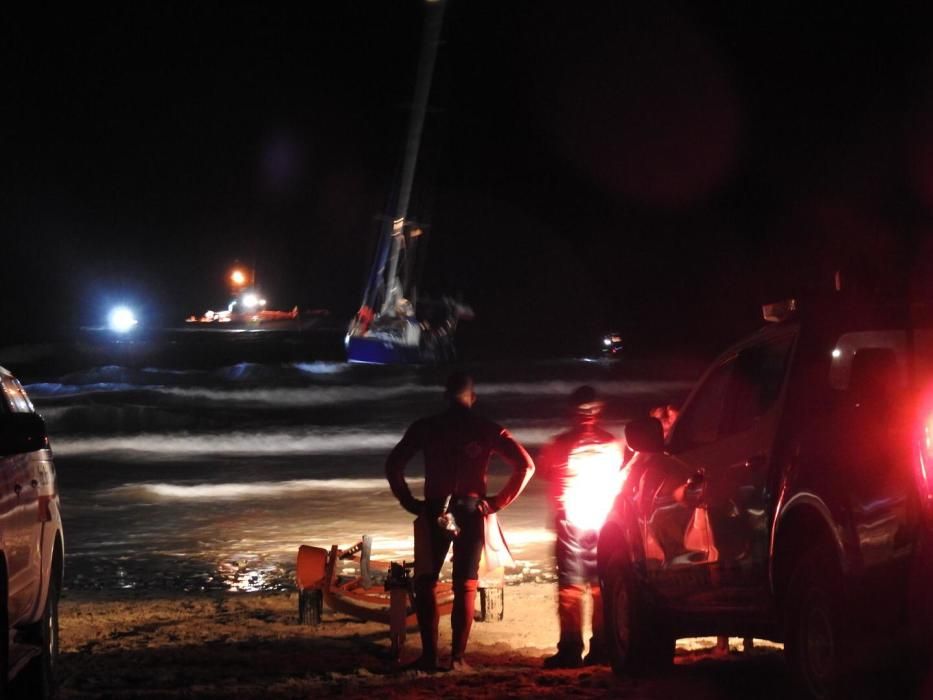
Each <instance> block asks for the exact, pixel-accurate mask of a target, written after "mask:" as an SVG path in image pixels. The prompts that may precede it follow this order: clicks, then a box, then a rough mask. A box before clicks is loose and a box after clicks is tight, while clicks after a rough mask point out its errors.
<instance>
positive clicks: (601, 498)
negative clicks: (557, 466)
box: [563, 442, 626, 530]
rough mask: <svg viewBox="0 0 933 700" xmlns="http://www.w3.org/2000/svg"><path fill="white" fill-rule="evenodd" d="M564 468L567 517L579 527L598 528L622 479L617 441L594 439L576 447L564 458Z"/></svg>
mask: <svg viewBox="0 0 933 700" xmlns="http://www.w3.org/2000/svg"><path fill="white" fill-rule="evenodd" d="M567 471H568V479H567V487H566V490H565V491H564V495H563V504H564V512H565V513H566V514H567V520H569V521H570V522H571V523H572V524H573V525H575V526H576V527H578V528H580V529H581V530H598V529H599V528H601V527H602V525H603V523H604V522H605V521H606V516H607V515H609V511H610V510H611V509H612V504H613V503H614V502H615V499H616V495H617V494H618V493H619V491H620V490H621V488H622V484H623V483H624V481H625V475H626V470H623V469H622V450H621V448H620V447H619V444H618V443H616V442H607V443H595V444H589V445H582V446H580V447H578V448H576V449H575V450H574V451H573V452H572V453H571V454H570V458H569V460H568V461H567Z"/></svg>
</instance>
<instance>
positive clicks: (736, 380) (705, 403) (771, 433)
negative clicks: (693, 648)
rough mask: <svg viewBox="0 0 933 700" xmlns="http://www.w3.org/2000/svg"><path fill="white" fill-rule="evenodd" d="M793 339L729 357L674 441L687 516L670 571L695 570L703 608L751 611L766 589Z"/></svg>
mask: <svg viewBox="0 0 933 700" xmlns="http://www.w3.org/2000/svg"><path fill="white" fill-rule="evenodd" d="M794 339H795V335H794V332H793V330H790V331H789V332H788V333H787V334H784V335H779V336H772V337H770V338H769V339H767V340H762V341H759V342H757V343H755V344H753V345H749V346H747V347H744V348H741V349H739V350H738V351H737V352H736V353H735V354H733V355H731V356H730V357H728V358H727V359H725V360H724V361H723V362H722V363H721V364H720V366H719V367H718V368H717V369H716V370H715V371H714V372H713V373H712V374H711V375H710V378H709V379H710V380H714V383H710V382H709V380H708V383H709V389H708V391H706V392H705V393H701V392H697V395H696V397H695V398H694V399H693V400H692V401H691V402H690V404H689V405H688V406H686V407H685V411H684V414H683V415H682V416H681V418H680V419H679V420H678V422H677V425H676V426H675V427H674V431H673V434H672V435H671V441H670V445H669V447H670V451H671V452H672V453H673V455H674V456H675V457H676V459H677V460H678V461H679V462H681V463H682V464H683V465H685V467H686V468H682V469H681V470H680V471H681V473H682V474H689V476H688V477H687V479H686V480H685V481H684V482H683V483H682V484H680V485H676V486H675V485H673V484H672V485H671V486H670V487H669V491H670V493H671V494H672V497H673V499H672V500H673V501H674V502H675V503H677V504H678V505H679V506H680V509H681V512H682V514H683V513H684V512H685V513H687V514H688V517H687V518H686V519H684V520H683V534H682V536H683V546H682V552H681V554H680V556H679V557H677V558H675V559H673V560H671V561H670V562H668V565H669V566H681V567H683V566H693V567H695V568H697V569H698V570H697V571H696V573H695V575H694V576H693V577H692V579H691V580H690V582H689V585H691V586H694V587H695V595H696V596H701V597H702V599H703V601H704V604H705V605H708V604H709V603H710V602H711V600H718V601H719V603H720V604H722V605H725V606H728V607H735V608H743V607H752V606H756V605H757V603H758V602H759V596H761V595H763V593H764V592H765V591H766V590H767V554H768V537H769V528H768V523H767V512H768V511H767V503H768V498H769V494H768V493H767V484H768V472H769V468H770V464H771V457H772V453H773V449H774V439H775V435H776V433H777V427H778V421H779V418H780V410H779V408H780V403H781V401H780V399H781V397H782V395H783V390H784V383H785V377H786V374H787V368H788V364H789V363H788V360H789V357H790V352H791V348H792V347H793V343H794ZM693 597H694V596H693V595H688V596H686V597H685V602H688V601H689V599H691V598H693Z"/></svg>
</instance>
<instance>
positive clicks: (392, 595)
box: [295, 518, 511, 662]
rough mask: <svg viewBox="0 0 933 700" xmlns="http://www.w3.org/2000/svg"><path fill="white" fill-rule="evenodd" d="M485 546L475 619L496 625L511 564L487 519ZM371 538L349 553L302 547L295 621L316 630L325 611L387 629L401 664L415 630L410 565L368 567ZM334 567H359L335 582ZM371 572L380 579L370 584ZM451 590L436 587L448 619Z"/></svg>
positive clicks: (441, 609)
mask: <svg viewBox="0 0 933 700" xmlns="http://www.w3.org/2000/svg"><path fill="white" fill-rule="evenodd" d="M486 532H487V538H486V542H487V546H486V548H485V549H484V552H483V559H482V562H481V564H480V584H481V586H480V588H479V594H480V606H479V609H478V610H477V614H476V617H475V619H476V620H479V621H486V622H490V621H497V620H501V619H502V618H503V614H504V602H505V593H504V583H505V581H504V573H505V570H504V566H505V565H506V564H509V563H511V555H510V554H508V549H507V548H506V546H505V540H504V539H503V538H502V534H501V530H500V529H499V525H498V522H497V521H496V519H495V518H492V519H491V522H490V519H489V518H487V522H486ZM371 552H372V537H370V536H368V535H364V536H363V539H362V540H360V541H359V542H357V543H356V544H355V545H353V546H352V547H350V548H348V549H345V550H340V549H339V548H338V547H337V545H333V546H332V547H331V548H330V551H327V550H326V549H323V548H321V547H311V546H309V545H301V547H299V548H298V562H297V567H296V572H295V578H296V580H297V584H298V621H299V622H300V623H303V624H310V625H319V624H321V617H322V614H323V606H324V605H326V606H327V607H328V608H329V609H331V610H333V611H334V612H338V613H343V614H346V615H350V616H352V617H356V618H359V619H361V620H369V621H373V622H382V623H384V624H387V625H389V633H390V639H391V641H392V659H393V660H394V661H396V662H398V661H399V660H400V657H401V653H402V649H403V647H404V645H405V636H406V631H407V629H408V628H409V627H412V626H414V625H416V624H417V620H416V618H415V611H414V600H413V595H412V585H411V571H412V569H413V568H414V563H413V562H402V563H401V564H399V563H398V562H382V561H372V560H371V559H370V554H371ZM339 561H357V562H359V569H360V571H359V575H358V576H356V577H353V578H349V579H344V580H338V575H337V563H338V562H339ZM373 572H378V573H379V574H380V576H381V577H383V578H384V583H381V584H376V583H375V582H374V580H373V579H374V576H373V575H372V574H373ZM453 597H454V594H453V588H452V586H451V584H450V583H439V584H438V585H437V605H438V614H440V615H449V614H450V612H451V610H452V608H453Z"/></svg>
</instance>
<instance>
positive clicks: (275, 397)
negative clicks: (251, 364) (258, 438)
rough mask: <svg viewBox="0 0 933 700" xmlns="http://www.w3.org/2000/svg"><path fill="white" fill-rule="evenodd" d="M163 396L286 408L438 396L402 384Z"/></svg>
mask: <svg viewBox="0 0 933 700" xmlns="http://www.w3.org/2000/svg"><path fill="white" fill-rule="evenodd" d="M159 391H160V392H161V393H164V394H168V395H170V396H177V397H180V398H184V399H189V400H192V401H212V402H219V403H225V404H230V403H235V404H240V405H267V406H282V407H286V408H296V407H314V406H335V405H338V404H345V403H355V402H362V401H385V400H387V399H393V398H399V397H410V396H412V395H415V394H419V393H422V394H428V393H437V392H438V390H437V388H436V387H429V386H419V385H415V384H403V385H401V386H393V387H373V386H360V385H355V386H326V387H324V386H310V387H278V388H263V389H258V388H250V389H212V388H208V387H162V388H160V389H159Z"/></svg>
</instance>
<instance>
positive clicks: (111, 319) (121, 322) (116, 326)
mask: <svg viewBox="0 0 933 700" xmlns="http://www.w3.org/2000/svg"><path fill="white" fill-rule="evenodd" d="M107 323H108V325H109V326H110V330H112V331H114V332H116V333H127V332H129V331H131V330H133V328H134V327H135V326H136V324H137V323H138V322H137V320H136V316H135V315H134V314H133V312H132V311H131V310H130V309H128V308H127V307H125V306H118V307H116V308H115V309H113V310H112V311H111V312H110V316H108V318H107Z"/></svg>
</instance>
